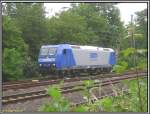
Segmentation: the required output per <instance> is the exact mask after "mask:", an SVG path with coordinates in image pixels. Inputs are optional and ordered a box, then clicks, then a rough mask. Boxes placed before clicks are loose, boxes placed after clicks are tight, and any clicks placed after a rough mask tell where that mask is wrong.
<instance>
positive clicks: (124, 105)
mask: <svg viewBox="0 0 150 114" xmlns="http://www.w3.org/2000/svg"><path fill="white" fill-rule="evenodd" d="M125 83H128V84H129V90H128V93H126V94H121V95H119V96H115V97H110V98H108V97H107V98H104V99H102V100H100V105H101V106H102V111H107V112H147V80H146V79H144V80H143V79H141V80H140V85H141V97H142V107H143V110H140V105H139V98H138V95H137V91H138V90H137V88H138V87H137V83H136V80H134V81H126V82H125Z"/></svg>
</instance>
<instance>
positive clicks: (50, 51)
mask: <svg viewBox="0 0 150 114" xmlns="http://www.w3.org/2000/svg"><path fill="white" fill-rule="evenodd" d="M55 54H56V47H50V48H49V47H47V48H46V47H45V48H41V54H40V55H55Z"/></svg>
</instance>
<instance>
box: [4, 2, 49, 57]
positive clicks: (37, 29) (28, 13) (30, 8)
mask: <svg viewBox="0 0 150 114" xmlns="http://www.w3.org/2000/svg"><path fill="white" fill-rule="evenodd" d="M10 9H11V10H10ZM5 12H7V13H6V14H7V15H8V16H10V17H11V18H12V19H13V20H14V21H15V22H16V24H17V27H19V29H20V30H21V32H22V33H21V37H22V38H23V39H24V41H25V43H27V44H28V45H29V56H30V57H31V58H32V60H37V56H38V53H39V49H40V46H41V45H42V44H43V43H44V42H46V41H45V39H46V38H47V37H48V32H47V26H46V19H45V11H44V5H43V3H12V4H9V3H7V4H6V11H5Z"/></svg>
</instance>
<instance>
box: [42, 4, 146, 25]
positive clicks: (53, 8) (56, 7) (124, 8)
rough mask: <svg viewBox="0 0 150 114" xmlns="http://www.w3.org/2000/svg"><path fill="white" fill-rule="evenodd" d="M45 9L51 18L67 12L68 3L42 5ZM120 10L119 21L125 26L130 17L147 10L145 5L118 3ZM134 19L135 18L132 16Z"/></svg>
mask: <svg viewBox="0 0 150 114" xmlns="http://www.w3.org/2000/svg"><path fill="white" fill-rule="evenodd" d="M44 6H45V8H46V12H47V14H46V16H47V17H51V16H53V15H54V14H55V13H58V12H59V11H62V10H63V9H64V10H67V9H68V8H69V7H70V3H44ZM116 7H118V8H119V9H120V15H121V20H122V21H123V22H124V23H125V24H127V23H128V22H129V21H130V20H131V15H132V14H133V16H134V13H135V12H137V11H141V10H143V9H145V8H147V3H119V4H117V5H116ZM134 17H135V16H134Z"/></svg>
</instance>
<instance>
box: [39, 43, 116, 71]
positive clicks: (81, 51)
mask: <svg viewBox="0 0 150 114" xmlns="http://www.w3.org/2000/svg"><path fill="white" fill-rule="evenodd" d="M38 64H39V66H40V69H43V70H46V71H48V72H58V73H76V72H99V73H101V72H110V71H111V69H112V66H113V65H115V64H116V55H115V51H114V50H113V49H111V48H103V47H96V46H80V45H70V44H59V45H43V46H41V49H40V53H39V58H38Z"/></svg>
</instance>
